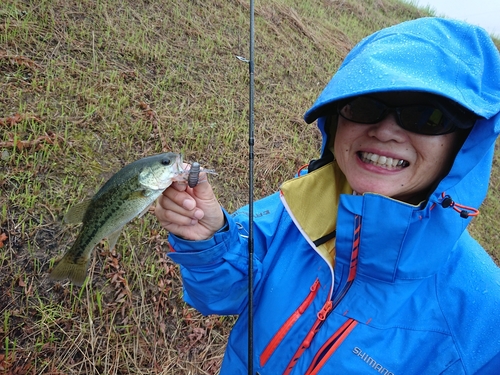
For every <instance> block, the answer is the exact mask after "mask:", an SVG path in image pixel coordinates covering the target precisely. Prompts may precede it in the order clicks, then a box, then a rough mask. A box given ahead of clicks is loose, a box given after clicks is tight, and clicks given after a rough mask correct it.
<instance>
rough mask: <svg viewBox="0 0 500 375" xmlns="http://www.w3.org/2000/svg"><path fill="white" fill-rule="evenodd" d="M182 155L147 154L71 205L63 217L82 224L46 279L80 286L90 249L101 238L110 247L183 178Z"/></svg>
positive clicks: (184, 171)
mask: <svg viewBox="0 0 500 375" xmlns="http://www.w3.org/2000/svg"><path fill="white" fill-rule="evenodd" d="M187 175H188V171H186V170H184V167H183V163H182V156H181V155H180V154H176V153H173V152H168V153H164V154H159V155H154V156H149V157H146V158H143V159H140V160H137V161H135V162H133V163H130V164H128V165H126V166H125V167H123V168H122V169H121V170H120V171H118V172H117V173H116V174H115V175H113V177H111V178H110V179H109V180H108V182H106V183H105V184H104V185H103V186H102V188H101V189H100V190H99V191H98V192H97V193H96V194H95V195H94V196H93V197H92V198H91V199H89V200H87V201H84V202H82V203H80V204H78V205H76V206H74V207H72V208H71V209H70V210H69V211H68V213H67V214H66V216H65V217H64V220H65V221H66V222H67V223H71V224H76V223H79V222H82V223H83V226H82V228H81V230H80V233H79V235H78V237H77V239H76V240H75V243H74V244H73V246H72V247H71V248H70V249H69V250H68V251H67V252H66V253H65V254H64V256H63V257H62V259H61V260H60V261H59V262H58V263H57V265H56V266H55V267H54V269H53V270H52V272H51V273H50V275H49V278H50V279H52V280H62V279H65V278H69V279H70V280H71V281H72V282H73V283H74V284H76V285H82V284H83V282H84V281H85V277H86V276H87V269H88V264H89V260H90V256H91V253H92V250H93V248H94V247H95V246H96V245H97V244H98V243H99V242H100V241H101V240H103V239H104V238H107V239H108V242H109V248H110V249H112V248H113V247H114V246H115V244H116V241H117V240H118V237H119V236H120V233H121V231H122V229H123V227H124V226H125V224H127V223H128V222H130V221H131V220H132V219H134V218H135V217H138V216H142V215H143V214H144V213H146V212H147V211H148V209H149V207H150V206H151V204H152V203H153V202H154V201H155V200H156V198H158V197H159V196H160V194H161V193H162V192H163V191H164V190H165V189H166V188H167V187H168V186H170V184H171V183H172V182H173V181H186V179H187Z"/></svg>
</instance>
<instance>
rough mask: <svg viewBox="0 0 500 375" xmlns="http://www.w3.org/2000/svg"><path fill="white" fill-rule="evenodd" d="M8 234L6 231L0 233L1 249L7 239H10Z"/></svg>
mask: <svg viewBox="0 0 500 375" xmlns="http://www.w3.org/2000/svg"><path fill="white" fill-rule="evenodd" d="M8 238H9V237H7V235H6V234H5V233H0V249H1V248H2V247H4V245H5V241H6V240H7V239H8Z"/></svg>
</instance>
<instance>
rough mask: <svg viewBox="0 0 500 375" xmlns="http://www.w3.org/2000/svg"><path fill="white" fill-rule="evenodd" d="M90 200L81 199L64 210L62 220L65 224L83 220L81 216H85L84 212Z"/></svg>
mask: <svg viewBox="0 0 500 375" xmlns="http://www.w3.org/2000/svg"><path fill="white" fill-rule="evenodd" d="M91 202H92V200H91V199H88V200H86V201H83V202H81V203H78V204H76V205H74V206H73V207H71V208H70V209H69V210H68V212H66V215H64V219H63V220H64V222H65V223H66V224H78V223H81V222H82V221H83V217H84V216H85V213H86V212H87V209H88V208H89V205H90V203H91Z"/></svg>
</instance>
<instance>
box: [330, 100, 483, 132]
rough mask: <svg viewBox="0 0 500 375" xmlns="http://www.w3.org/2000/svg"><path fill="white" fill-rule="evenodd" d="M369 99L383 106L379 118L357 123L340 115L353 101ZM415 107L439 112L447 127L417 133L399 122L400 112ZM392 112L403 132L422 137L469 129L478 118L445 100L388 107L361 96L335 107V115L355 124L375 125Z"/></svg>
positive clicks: (385, 104)
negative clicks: (424, 107) (436, 130)
mask: <svg viewBox="0 0 500 375" xmlns="http://www.w3.org/2000/svg"><path fill="white" fill-rule="evenodd" d="M360 98H361V99H369V100H371V101H372V102H375V103H376V105H381V106H383V107H384V108H383V110H382V111H381V112H380V114H379V116H378V117H377V118H376V119H374V120H373V121H370V122H359V121H355V120H352V119H349V118H347V117H346V116H344V115H343V114H342V109H344V107H345V106H346V105H348V104H349V103H352V102H353V101H355V100H357V99H360ZM416 106H426V107H430V108H433V109H437V110H439V111H440V112H441V113H442V115H443V121H446V122H447V123H448V124H449V125H448V126H445V127H443V129H444V130H443V131H439V132H436V133H432V132H422V131H419V130H420V129H415V127H412V126H409V127H408V126H406V125H405V124H404V123H403V121H402V120H401V111H402V110H403V109H405V108H409V107H416ZM392 112H394V113H395V114H396V122H397V124H398V125H399V126H400V127H401V128H402V129H404V130H407V131H409V132H412V133H416V134H422V135H443V134H449V133H453V132H455V131H457V130H459V129H470V128H472V126H474V123H475V122H476V120H477V119H478V116H477V115H475V114H474V113H473V112H471V111H469V110H467V109H466V108H464V107H462V106H461V105H459V104H457V103H455V102H452V101H450V100H447V99H446V98H439V99H438V98H436V99H434V100H433V103H432V104H409V105H402V106H389V105H387V103H385V102H383V101H382V100H380V99H376V98H373V97H371V96H368V95H362V96H355V97H351V98H348V99H346V100H342V101H340V102H339V103H338V105H337V114H338V115H339V116H341V117H342V118H344V119H346V120H348V121H351V122H355V123H357V124H367V125H368V124H376V123H378V122H380V121H382V120H383V119H384V118H386V117H387V116H388V115H389V114H390V113H392Z"/></svg>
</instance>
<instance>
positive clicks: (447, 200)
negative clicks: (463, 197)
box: [440, 192, 479, 219]
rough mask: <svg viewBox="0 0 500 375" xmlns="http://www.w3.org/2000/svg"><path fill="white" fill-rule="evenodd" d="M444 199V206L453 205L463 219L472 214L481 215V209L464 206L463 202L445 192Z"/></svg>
mask: <svg viewBox="0 0 500 375" xmlns="http://www.w3.org/2000/svg"><path fill="white" fill-rule="evenodd" d="M442 197H443V199H442V201H441V202H440V204H441V206H442V207H443V208H448V207H451V208H453V209H454V210H455V211H457V212H458V213H460V217H461V218H463V219H467V218H468V217H470V216H477V215H479V210H478V209H476V208H474V207H469V206H464V205H463V204H460V203H456V202H454V201H453V199H451V197H450V196H449V195H446V194H445V192H443V193H442Z"/></svg>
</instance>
